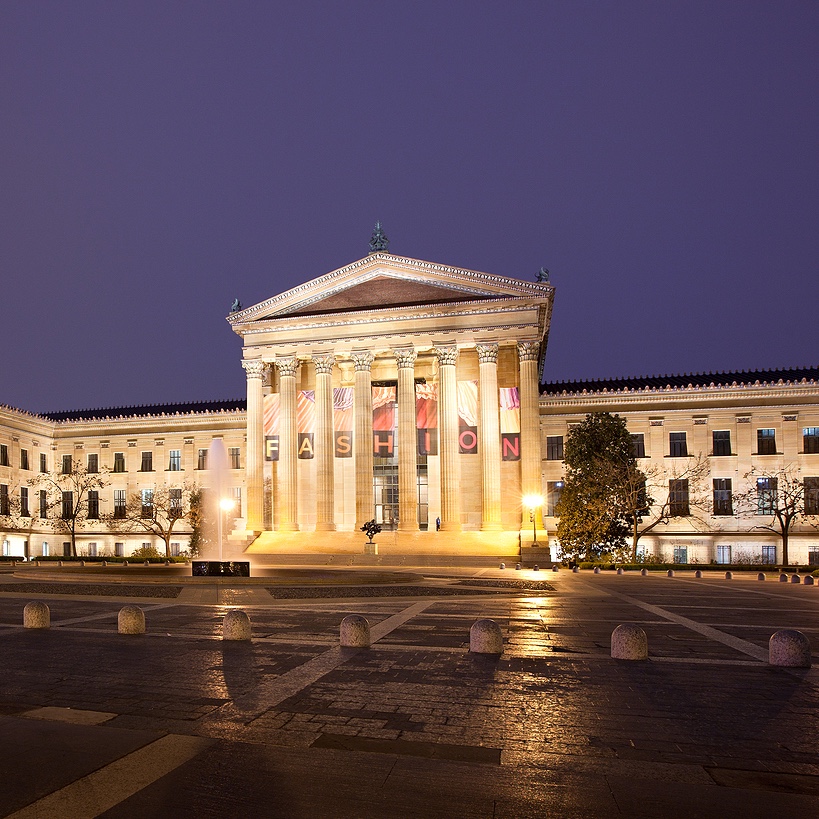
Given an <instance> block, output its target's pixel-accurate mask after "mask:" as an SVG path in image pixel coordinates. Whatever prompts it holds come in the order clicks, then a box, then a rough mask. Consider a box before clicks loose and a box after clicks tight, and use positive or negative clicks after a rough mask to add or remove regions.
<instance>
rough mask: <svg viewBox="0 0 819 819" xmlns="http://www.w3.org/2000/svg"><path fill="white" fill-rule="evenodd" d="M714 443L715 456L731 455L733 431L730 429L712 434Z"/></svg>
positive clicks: (716, 430) (717, 430) (718, 430)
mask: <svg viewBox="0 0 819 819" xmlns="http://www.w3.org/2000/svg"><path fill="white" fill-rule="evenodd" d="M712 436H713V443H714V453H713V454H714V455H717V456H722V455H730V454H731V431H730V430H728V429H715V430H714V431H713V433H712Z"/></svg>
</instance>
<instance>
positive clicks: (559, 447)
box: [546, 435, 563, 461]
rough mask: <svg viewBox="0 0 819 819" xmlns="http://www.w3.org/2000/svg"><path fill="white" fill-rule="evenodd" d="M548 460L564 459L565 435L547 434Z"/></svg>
mask: <svg viewBox="0 0 819 819" xmlns="http://www.w3.org/2000/svg"><path fill="white" fill-rule="evenodd" d="M546 460H547V461H562V460H563V436H562V435H547V436H546Z"/></svg>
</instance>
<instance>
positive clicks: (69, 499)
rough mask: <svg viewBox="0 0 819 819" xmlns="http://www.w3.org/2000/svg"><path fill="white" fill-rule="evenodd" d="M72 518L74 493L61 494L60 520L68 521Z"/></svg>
mask: <svg viewBox="0 0 819 819" xmlns="http://www.w3.org/2000/svg"><path fill="white" fill-rule="evenodd" d="M72 517H74V493H73V492H63V504H62V518H63V520H70V519H71V518H72Z"/></svg>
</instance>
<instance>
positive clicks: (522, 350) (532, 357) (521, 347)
mask: <svg viewBox="0 0 819 819" xmlns="http://www.w3.org/2000/svg"><path fill="white" fill-rule="evenodd" d="M539 353H540V343H539V342H537V341H519V342H518V358H519V359H520V360H521V361H537V359H538V355H539Z"/></svg>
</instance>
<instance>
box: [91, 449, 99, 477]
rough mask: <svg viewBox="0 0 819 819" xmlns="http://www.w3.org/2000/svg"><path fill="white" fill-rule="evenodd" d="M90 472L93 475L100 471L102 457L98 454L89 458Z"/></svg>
mask: <svg viewBox="0 0 819 819" xmlns="http://www.w3.org/2000/svg"><path fill="white" fill-rule="evenodd" d="M88 471H89V472H92V473H93V472H99V471H100V456H99V455H97V454H96V453H94V454H91V455H89V456H88Z"/></svg>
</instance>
